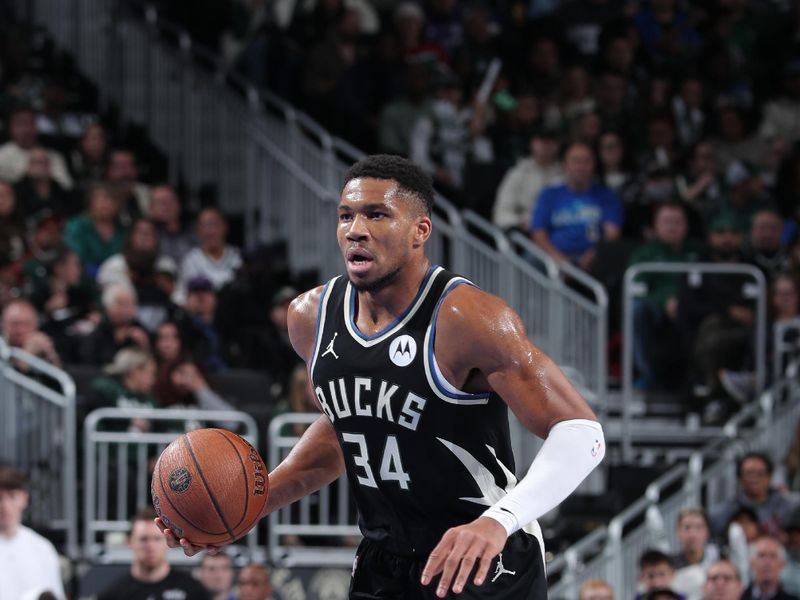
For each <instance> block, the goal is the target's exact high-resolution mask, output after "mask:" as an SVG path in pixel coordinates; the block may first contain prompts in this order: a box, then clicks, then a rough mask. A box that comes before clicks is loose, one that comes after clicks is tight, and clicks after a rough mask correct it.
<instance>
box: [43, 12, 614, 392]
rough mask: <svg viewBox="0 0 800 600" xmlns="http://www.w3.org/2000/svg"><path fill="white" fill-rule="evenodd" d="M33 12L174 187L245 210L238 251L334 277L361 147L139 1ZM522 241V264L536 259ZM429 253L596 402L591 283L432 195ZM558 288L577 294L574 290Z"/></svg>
mask: <svg viewBox="0 0 800 600" xmlns="http://www.w3.org/2000/svg"><path fill="white" fill-rule="evenodd" d="M132 5H133V6H134V8H131V6H132ZM137 6H138V8H136V7H137ZM33 12H34V14H35V16H36V19H37V22H38V23H41V24H43V25H45V26H46V27H47V28H48V29H49V30H50V31H51V32H52V33H53V36H54V38H55V40H56V41H57V42H58V44H59V45H60V46H61V47H63V48H64V49H66V50H68V51H71V52H73V53H74V54H75V56H76V58H77V61H78V64H79V65H80V66H81V67H82V68H83V69H84V71H85V72H86V73H87V75H89V76H90V77H91V78H92V79H94V80H95V81H96V82H97V83H98V84H99V88H100V94H101V99H102V101H103V102H104V104H106V105H110V104H112V103H113V104H115V105H117V106H118V107H119V109H120V112H121V114H122V116H123V118H125V119H127V120H129V121H132V122H135V123H139V124H143V125H147V126H148V127H149V129H150V133H151V135H152V137H153V139H154V140H155V141H156V142H157V143H158V144H159V146H160V147H161V148H163V149H164V151H165V152H166V154H167V155H168V157H169V168H170V180H171V181H172V182H173V183H177V182H178V180H179V179H180V178H181V177H183V178H184V180H185V181H186V182H187V183H188V184H189V186H190V187H191V188H193V189H195V190H196V189H198V188H200V187H202V186H204V185H215V186H216V187H217V190H218V195H219V198H220V202H221V203H222V205H223V206H224V207H225V208H226V209H229V210H232V211H243V212H244V215H245V233H246V237H247V240H248V242H250V243H253V242H255V241H274V240H281V241H286V243H287V244H288V257H289V261H290V267H291V268H292V270H293V271H295V272H299V271H304V270H311V269H313V270H316V271H317V272H318V273H319V276H320V279H322V280H324V279H326V278H328V277H331V276H332V275H334V274H338V273H340V272H341V270H342V266H341V257H340V253H339V250H338V247H337V246H336V240H335V235H334V226H333V224H334V223H335V218H336V204H337V202H338V193H339V186H340V185H341V180H342V176H343V174H344V171H345V170H346V169H347V168H348V167H349V165H350V164H352V163H353V162H355V161H357V160H358V159H360V158H361V157H362V156H363V153H362V152H360V151H359V150H358V149H356V148H354V147H352V146H351V145H349V144H348V143H346V142H344V141H343V140H340V139H338V138H336V137H333V136H331V135H330V134H329V133H328V132H327V131H326V130H325V129H323V128H322V127H321V126H320V125H318V124H317V123H316V122H314V121H313V120H312V119H311V118H309V117H308V116H307V115H305V114H303V113H302V112H299V111H297V110H296V109H295V108H294V107H292V106H290V105H288V104H286V103H285V102H284V101H282V100H281V99H280V98H278V97H276V96H274V95H272V94H270V93H268V92H264V91H257V90H255V88H253V86H252V85H250V84H249V83H248V82H247V81H245V80H243V79H242V78H241V77H239V76H237V75H236V74H234V73H230V72H228V71H226V70H225V67H224V65H223V64H222V61H221V59H220V58H219V57H218V56H216V55H215V54H214V53H213V52H210V51H208V50H207V49H204V48H201V47H198V46H197V45H196V44H194V43H193V41H192V39H191V38H190V37H189V36H188V34H186V32H185V31H183V30H182V29H181V28H180V27H177V26H175V25H173V24H171V23H169V22H166V21H165V20H163V19H162V18H160V16H159V15H158V13H157V11H156V10H155V8H153V7H152V6H147V5H136V4H134V3H131V2H123V1H121V0H117V1H112V0H37V2H36V3H35V6H34V11H33ZM526 245H527V247H528V249H529V250H530V251H529V252H528V253H527V254H526V255H525V256H526V257H530V256H533V255H534V254H537V255H538V256H540V258H541V254H542V253H541V251H538V252H537V250H538V249H536V248H535V247H533V246H532V244H530V243H529V242H526ZM428 251H429V255H430V257H431V259H432V260H433V261H435V262H437V263H439V264H442V265H444V266H447V267H449V268H451V269H453V270H455V271H458V272H460V273H461V274H463V275H464V276H466V277H470V278H472V279H474V280H475V281H476V283H477V284H478V285H481V286H482V287H484V288H486V289H487V290H489V291H491V292H494V293H497V294H498V295H500V296H502V297H503V298H505V299H506V300H508V301H509V302H510V304H511V305H512V306H513V307H514V308H515V309H516V310H517V311H518V312H519V313H520V314H521V315H522V317H523V321H524V322H525V325H526V327H527V328H528V330H529V332H530V333H531V336H532V337H533V339H534V341H536V342H537V343H538V344H539V345H540V346H541V347H542V349H543V350H544V351H545V352H547V353H548V354H550V355H552V356H553V357H554V359H555V360H556V361H557V362H559V363H560V364H564V365H567V366H570V367H572V368H574V369H576V370H577V371H579V372H580V373H581V374H582V375H583V377H584V379H585V381H586V387H587V388H588V389H590V390H591V392H592V393H593V394H594V396H595V397H596V398H597V399H598V400H601V399H602V398H603V397H604V395H605V392H606V370H607V366H606V347H605V344H606V335H607V334H606V329H607V325H606V322H607V317H606V313H607V310H608V308H607V298H606V297H605V292H604V291H603V290H602V286H600V284H599V283H597V282H596V281H594V280H592V279H591V278H590V277H588V276H587V275H585V274H584V273H582V272H580V271H579V270H577V269H574V268H573V267H571V265H556V264H555V263H554V262H553V261H552V259H549V258H542V260H545V261H547V270H546V271H545V276H544V277H543V276H542V272H541V270H540V269H538V268H536V267H535V266H533V267H532V266H531V265H529V264H528V261H527V260H526V258H525V257H521V256H520V254H519V252H520V246H519V244H518V243H511V242H509V241H508V240H506V239H505V236H504V234H502V233H501V232H500V231H499V230H498V229H496V228H495V227H494V226H493V225H491V224H490V223H488V222H487V221H485V220H483V219H482V218H481V217H478V216H477V215H474V214H465V215H463V216H462V215H461V214H460V213H459V211H458V210H456V209H455V208H454V207H453V206H452V205H451V204H449V203H448V202H447V201H446V200H444V199H443V198H441V197H439V198H437V202H436V208H435V214H434V231H433V234H432V237H431V239H430V240H429V243H428ZM545 256H546V255H545ZM536 273H538V276H537V275H536ZM567 279H568V280H570V281H573V282H574V281H578V282H580V285H581V286H582V287H585V288H586V289H588V290H589V292H588V293H587V294H581V293H577V292H575V290H573V289H571V287H570V286H567V285H564V282H565V280H567ZM554 282H556V283H554Z"/></svg>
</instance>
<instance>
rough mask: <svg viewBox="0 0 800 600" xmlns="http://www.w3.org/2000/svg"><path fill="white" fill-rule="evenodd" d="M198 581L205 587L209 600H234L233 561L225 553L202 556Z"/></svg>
mask: <svg viewBox="0 0 800 600" xmlns="http://www.w3.org/2000/svg"><path fill="white" fill-rule="evenodd" d="M198 575H199V577H198V579H199V580H200V583H202V584H203V586H205V588H206V590H207V591H208V593H209V594H211V600H236V597H235V596H234V595H233V594H231V590H232V589H233V575H234V573H233V560H232V559H231V557H230V556H228V555H227V554H225V553H222V554H208V553H206V554H204V555H203V559H202V560H201V561H200V569H199V571H198Z"/></svg>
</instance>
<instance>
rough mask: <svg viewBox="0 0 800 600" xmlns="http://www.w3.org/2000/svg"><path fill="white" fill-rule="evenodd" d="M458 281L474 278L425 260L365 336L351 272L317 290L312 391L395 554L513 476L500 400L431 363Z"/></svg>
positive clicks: (470, 514) (420, 545) (375, 527)
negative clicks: (389, 317) (414, 283)
mask: <svg viewBox="0 0 800 600" xmlns="http://www.w3.org/2000/svg"><path fill="white" fill-rule="evenodd" d="M458 285H471V284H470V282H469V281H467V280H466V279H464V278H463V277H459V276H457V275H454V274H452V273H449V272H448V271H446V270H444V269H443V268H441V267H431V269H430V270H429V271H428V273H427V275H426V277H425V279H424V280H423V281H422V284H421V285H420V288H419V291H418V292H417V294H416V297H415V298H414V300H413V301H412V302H411V304H410V306H408V307H407V308H406V310H405V312H404V313H403V314H402V315H401V316H400V317H399V318H398V319H397V320H396V321H395V322H394V323H392V324H391V325H389V326H388V327H386V328H385V329H383V330H382V331H380V332H378V333H376V334H375V335H369V336H368V335H364V334H363V333H362V332H361V331H359V330H358V327H357V326H356V323H355V318H354V316H355V314H356V311H357V309H358V307H357V302H358V294H357V292H356V290H355V289H354V288H353V287H352V286H351V285H350V283H349V281H348V280H347V278H345V277H336V278H334V279H332V280H331V281H329V282H328V283H327V285H326V286H325V288H324V291H323V293H322V296H321V300H320V306H319V313H318V317H317V329H316V338H315V342H314V353H313V355H312V362H311V369H310V370H311V377H312V381H313V385H314V388H315V393H316V395H317V398H319V402H320V404H321V406H322V409H323V411H324V412H325V414H326V415H327V416H328V418H329V419H330V420H331V422H332V423H333V426H334V428H335V430H336V433H337V436H338V438H339V443H340V444H341V446H342V450H343V453H344V458H345V464H346V466H347V476H348V479H349V482H350V485H351V488H352V489H353V490H354V494H355V499H356V503H357V505H358V509H359V525H360V527H361V530H362V533H363V534H364V536H365V537H366V538H368V539H370V540H373V541H375V542H378V543H380V544H381V545H382V546H384V547H385V548H386V549H387V550H388V551H390V552H394V553H397V554H402V555H416V554H421V553H425V554H427V553H429V552H430V551H431V550H432V549H433V547H434V546H435V545H436V544H437V543H438V541H439V539H440V538H441V536H442V534H443V533H444V532H445V531H446V530H447V529H449V528H450V527H453V526H457V525H461V524H464V523H467V522H469V521H472V520H473V519H475V518H477V517H478V516H480V514H481V513H482V512H483V511H484V510H486V508H487V507H488V506H490V505H492V504H494V503H495V502H496V501H497V500H499V499H500V498H501V497H502V496H504V495H505V494H506V492H507V490H509V489H511V487H513V486H514V485H515V484H516V479H515V477H514V475H513V473H514V459H513V455H512V452H511V443H510V438H509V428H508V412H507V407H506V405H505V403H504V402H503V401H502V400H501V399H500V397H499V396H497V395H496V394H493V393H492V394H480V395H474V394H467V393H464V392H462V391H460V390H458V389H456V388H455V387H454V386H453V385H452V384H450V383H449V382H447V381H446V380H445V379H444V377H443V376H442V374H441V372H440V370H439V367H438V365H437V363H436V357H435V356H434V352H433V349H434V340H435V339H436V316H437V313H438V311H439V307H440V306H441V303H442V300H443V299H444V297H445V296H446V295H447V294H448V293H449V292H450V291H451V290H452V289H454V288H455V287H456V286H458ZM445 343H447V341H446V340H445ZM453 343H456V344H458V343H462V342H461V341H460V340H453Z"/></svg>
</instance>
